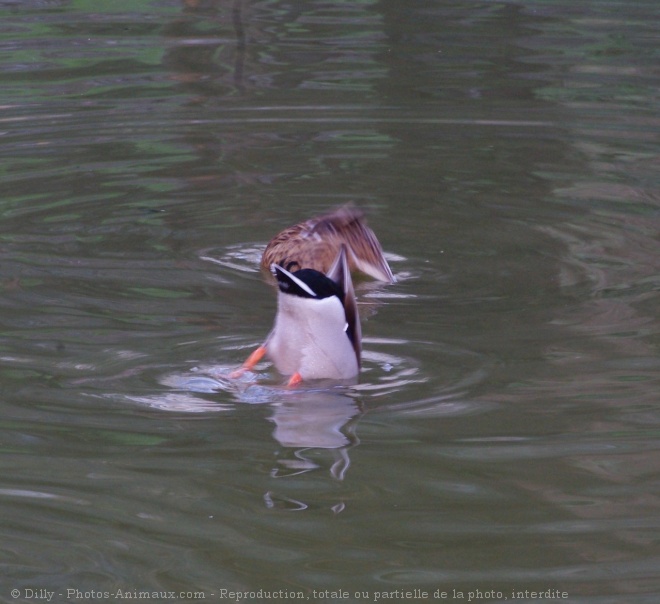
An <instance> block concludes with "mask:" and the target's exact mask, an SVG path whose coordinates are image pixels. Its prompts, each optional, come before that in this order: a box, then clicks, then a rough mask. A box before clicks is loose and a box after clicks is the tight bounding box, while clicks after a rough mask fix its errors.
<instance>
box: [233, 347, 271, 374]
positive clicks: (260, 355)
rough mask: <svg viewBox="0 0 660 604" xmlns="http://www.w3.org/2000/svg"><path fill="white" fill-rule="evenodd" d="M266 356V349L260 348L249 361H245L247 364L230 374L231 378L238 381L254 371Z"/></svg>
mask: <svg viewBox="0 0 660 604" xmlns="http://www.w3.org/2000/svg"><path fill="white" fill-rule="evenodd" d="M265 354H266V347H265V346H259V347H258V348H257V349H256V350H255V351H254V352H253V353H252V354H251V355H250V356H249V357H248V358H247V359H245V362H244V363H243V364H242V365H241V366H240V367H239V368H238V369H236V370H235V371H232V372H231V373H230V374H229V377H230V378H232V379H236V378H239V377H241V376H242V375H243V374H244V373H245V372H246V371H250V370H252V369H254V367H255V365H256V364H257V363H258V362H259V361H261V359H263V358H264V355H265Z"/></svg>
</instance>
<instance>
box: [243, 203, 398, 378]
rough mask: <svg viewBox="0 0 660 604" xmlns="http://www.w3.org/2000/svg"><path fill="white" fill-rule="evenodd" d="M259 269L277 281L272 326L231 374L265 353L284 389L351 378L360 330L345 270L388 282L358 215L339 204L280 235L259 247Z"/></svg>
mask: <svg viewBox="0 0 660 604" xmlns="http://www.w3.org/2000/svg"><path fill="white" fill-rule="evenodd" d="M330 254H333V256H332V257H330ZM261 265H262V267H265V266H267V267H268V268H269V269H270V271H271V273H272V274H273V276H274V277H275V280H276V281H277V286H278V290H279V291H278V295H277V315H276V317H275V325H274V327H273V329H272V331H271V332H270V334H269V335H268V337H267V338H266V340H265V342H264V343H263V344H262V345H261V346H259V347H258V348H257V349H256V350H255V351H254V352H253V353H252V354H251V355H250V356H249V357H248V359H247V360H246V361H245V363H243V365H242V367H241V368H240V369H239V370H237V371H236V372H234V374H233V375H234V376H238V375H240V374H242V373H243V372H244V371H246V370H249V369H252V368H253V367H254V366H255V365H256V364H257V363H258V362H259V361H260V360H261V359H262V358H263V357H264V355H268V356H269V357H270V359H271V360H272V361H273V363H274V364H275V367H276V368H277V370H278V371H279V372H280V373H283V374H285V375H288V376H290V379H289V385H295V384H298V383H299V382H301V381H303V380H310V379H318V378H327V379H336V380H348V379H351V378H354V377H355V376H356V375H357V374H358V372H359V370H360V358H361V340H362V331H361V327H360V317H359V314H358V311H357V303H356V301H355V292H354V290H353V282H352V280H351V268H356V269H359V270H361V271H363V272H365V273H367V274H369V275H371V276H373V277H374V278H376V279H380V280H382V281H387V282H390V283H391V282H393V281H394V275H393V274H392V271H391V270H390V267H389V265H388V264H387V261H386V260H385V257H384V256H383V251H382V248H381V246H380V244H379V243H378V240H377V239H376V236H375V235H374V233H373V231H372V230H371V229H369V228H368V227H367V226H366V225H365V223H364V221H363V219H362V214H361V213H360V212H359V211H358V210H356V209H355V208H354V207H352V206H344V207H342V208H339V209H337V210H335V211H334V212H331V213H330V214H327V215H325V216H321V217H319V218H313V219H311V220H308V221H306V222H301V223H300V224H297V225H295V226H293V227H290V228H288V229H286V230H284V231H282V232H281V233H280V234H279V235H277V236H276V237H275V238H273V239H272V240H271V242H270V243H269V244H268V246H267V247H266V250H265V251H264V254H263V257H262V259H261Z"/></svg>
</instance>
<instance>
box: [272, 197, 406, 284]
mask: <svg viewBox="0 0 660 604" xmlns="http://www.w3.org/2000/svg"><path fill="white" fill-rule="evenodd" d="M341 245H345V246H346V254H347V258H348V266H349V268H350V269H351V271H356V270H357V271H360V272H362V273H365V274H367V275H369V276H370V277H373V278H374V279H377V280H378V281H385V282H386V283H394V281H395V279H394V275H393V274H392V270H391V269H390V267H389V264H387V260H385V256H384V255H383V248H381V246H380V243H379V242H378V239H376V235H375V234H374V232H373V231H372V230H371V229H370V228H369V227H368V226H367V225H366V223H365V221H364V215H363V213H362V212H361V211H360V210H358V209H357V208H356V207H355V206H353V205H350V204H349V205H345V206H342V207H340V208H337V209H335V210H333V211H332V212H330V213H328V214H324V215H323V216H318V217H317V218H311V219H310V220H305V221H303V222H299V223H298V224H295V225H293V226H291V227H289V228H288V229H284V230H283V231H282V232H281V233H279V234H278V235H276V236H275V237H273V238H272V239H271V240H270V242H269V243H268V245H267V246H266V249H265V250H264V253H263V256H262V257H261V266H262V268H263V269H265V270H267V271H270V270H271V267H272V266H273V264H277V265H279V266H281V267H283V268H285V269H286V270H288V271H295V270H300V269H303V268H313V269H315V270H317V271H320V272H322V273H326V272H327V271H328V269H329V268H330V267H331V266H332V264H333V263H334V262H335V260H336V259H337V256H338V255H339V248H340V246H341Z"/></svg>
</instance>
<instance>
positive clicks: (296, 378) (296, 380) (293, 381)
mask: <svg viewBox="0 0 660 604" xmlns="http://www.w3.org/2000/svg"><path fill="white" fill-rule="evenodd" d="M302 381H303V378H302V375H300V374H299V373H298V372H297V371H296V372H295V373H294V374H293V375H292V376H291V378H290V379H289V381H288V383H287V386H288V387H289V388H293V387H294V386H297V385H298V384H300V383H302Z"/></svg>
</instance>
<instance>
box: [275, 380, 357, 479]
mask: <svg viewBox="0 0 660 604" xmlns="http://www.w3.org/2000/svg"><path fill="white" fill-rule="evenodd" d="M271 406H272V409H273V414H272V415H271V416H270V418H269V420H270V421H272V422H273V423H274V424H275V429H274V430H273V437H274V438H275V440H276V441H277V442H278V443H279V444H280V445H282V447H283V448H284V449H283V450H282V451H280V452H279V453H278V455H279V456H280V459H278V465H277V466H276V467H275V468H274V469H273V472H272V475H273V476H274V477H276V478H277V477H282V476H291V475H296V474H303V473H305V472H310V471H312V470H316V469H318V468H320V467H322V463H323V459H322V457H323V456H322V455H321V456H320V455H319V449H322V450H327V451H329V452H330V457H331V462H330V468H329V472H330V475H331V476H332V477H333V478H335V479H337V480H343V479H344V477H345V476H346V472H347V470H348V468H349V467H350V464H351V461H350V457H349V449H350V448H351V447H353V446H355V445H356V444H358V439H357V436H356V434H355V424H356V418H357V417H358V416H359V414H360V409H359V407H358V405H357V404H356V401H355V400H353V399H352V398H351V397H349V396H347V395H346V394H344V393H339V392H332V391H329V392H328V391H319V390H316V391H303V392H296V393H295V394H293V393H292V396H290V397H287V398H286V400H281V401H278V402H276V403H273V404H272V405H271Z"/></svg>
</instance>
